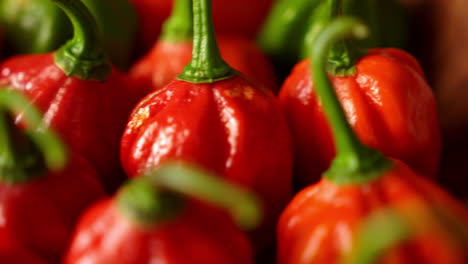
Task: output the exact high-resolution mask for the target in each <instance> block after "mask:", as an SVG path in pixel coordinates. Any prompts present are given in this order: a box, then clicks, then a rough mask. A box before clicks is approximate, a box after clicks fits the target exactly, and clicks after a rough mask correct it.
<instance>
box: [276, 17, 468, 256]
mask: <svg viewBox="0 0 468 264" xmlns="http://www.w3.org/2000/svg"><path fill="white" fill-rule="evenodd" d="M364 32H365V27H364V26H363V25H361V24H359V23H358V22H356V20H354V19H350V18H340V19H337V20H336V21H333V22H332V23H331V24H330V25H329V26H328V27H327V28H326V29H325V30H324V31H323V32H322V33H321V34H320V36H319V37H318V39H317V41H316V44H315V45H314V47H313V50H312V58H313V61H314V64H313V65H312V68H313V78H314V80H316V83H317V86H316V89H317V94H318V96H319V98H320V101H321V103H322V106H323V109H324V111H325V113H326V116H327V118H328V122H329V123H330V124H331V129H332V133H333V139H334V140H335V142H336V146H337V156H336V158H335V159H334V160H333V161H332V165H331V166H330V168H329V169H328V170H327V171H326V172H325V173H324V174H323V179H321V180H320V181H319V182H318V183H316V184H313V185H310V186H309V187H307V188H305V189H303V190H302V191H300V192H299V193H298V194H297V195H296V196H295V198H294V199H293V200H292V201H291V202H290V204H289V205H288V207H287V208H286V210H285V211H284V212H283V214H282V215H281V218H280V221H279V224H278V258H279V260H278V263H279V264H296V263H301V264H313V263H341V262H340V261H341V260H342V259H343V258H344V257H348V256H350V255H352V254H353V250H354V249H355V248H357V247H364V250H372V249H373V246H375V245H374V244H367V245H356V244H355V243H356V242H355V241H356V240H355V239H356V236H357V233H358V228H360V226H361V225H362V224H363V223H364V222H365V221H366V219H367V217H368V216H369V215H371V214H372V213H373V212H374V211H376V210H378V209H382V208H390V209H394V210H395V211H396V214H399V216H401V219H403V220H402V221H404V222H409V221H411V219H410V218H411V217H415V216H414V215H415V214H416V215H417V214H419V212H418V211H421V210H422V211H424V212H425V218H424V219H423V220H421V222H420V223H419V224H420V225H421V226H424V225H429V223H431V224H430V226H432V227H437V228H429V229H425V232H423V233H422V235H421V236H417V238H416V239H414V240H410V241H408V242H406V243H399V244H398V243H397V245H396V246H397V247H392V248H391V250H390V251H389V252H386V254H385V255H384V256H382V258H379V259H378V262H375V263H399V264H410V263H453V264H455V263H456V264H461V263H465V262H466V261H467V260H468V258H467V257H468V255H467V254H466V250H464V249H466V244H465V245H463V243H461V241H466V238H468V235H467V234H468V230H467V227H468V210H467V209H466V208H465V207H464V206H462V205H461V204H460V203H458V202H457V201H456V200H455V199H453V198H452V197H450V195H448V194H447V193H445V192H444V191H443V190H441V189H440V188H439V187H437V186H436V185H435V184H434V183H432V182H431V181H430V180H428V179H426V178H424V177H422V176H420V175H418V174H417V173H415V172H413V171H412V170H411V169H410V168H409V167H408V166H406V165H405V164H404V163H402V162H401V161H398V160H393V159H389V158H387V157H384V156H383V155H382V154H381V153H380V152H379V151H377V150H375V149H372V148H369V147H367V146H366V145H364V144H363V143H362V142H361V141H360V140H359V139H358V137H357V136H356V134H354V132H353V129H352V127H351V124H349V123H348V121H347V117H346V115H345V111H344V110H343V109H342V107H341V105H340V102H339V100H338V98H337V96H336V95H335V92H334V89H333V87H332V82H331V80H328V78H329V77H328V76H327V73H326V71H325V63H326V62H327V54H328V50H329V47H330V46H331V45H332V44H334V43H336V41H337V39H340V38H341V37H342V36H343V35H347V34H354V35H355V36H361V35H362V34H363V33H364ZM330 79H332V78H330ZM345 106H346V104H345ZM396 111H398V110H396ZM350 123H352V122H350ZM412 204H417V205H418V207H417V208H418V210H414V211H413V212H412V211H409V212H408V211H402V210H401V208H404V207H407V206H408V205H412ZM419 209H421V210H419ZM438 209H443V210H445V213H446V214H447V215H449V216H450V217H448V218H447V217H445V216H443V215H440V211H439V210H438ZM408 217H409V218H408ZM447 219H452V220H453V219H457V221H458V222H459V223H460V225H459V226H461V230H462V231H463V232H462V233H461V234H458V233H457V232H453V231H452V230H451V229H452V228H454V227H453V226H452V224H451V223H454V221H452V220H451V222H450V221H448V220H447ZM432 223H436V224H432ZM384 231H385V232H391V231H392V230H382V232H384ZM397 231H398V230H395V232H397ZM379 235H380V234H377V233H375V234H374V236H379ZM463 235H465V236H466V237H465V238H464V239H465V240H457V239H455V240H452V239H451V238H452V237H460V236H463ZM358 263H367V262H358ZM372 263H374V262H372Z"/></svg>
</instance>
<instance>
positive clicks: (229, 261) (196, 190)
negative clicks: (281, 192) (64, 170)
mask: <svg viewBox="0 0 468 264" xmlns="http://www.w3.org/2000/svg"><path fill="white" fill-rule="evenodd" d="M174 191H175V193H174ZM225 194H230V195H229V196H230V197H226V195H225ZM186 195H188V196H189V197H183V196H186ZM195 199H196V200H195ZM202 201H206V202H207V203H210V204H213V203H215V204H217V205H218V206H220V207H222V208H225V209H226V210H231V211H230V212H231V214H233V216H234V217H235V218H236V219H237V220H240V221H245V220H246V221H248V222H249V223H251V224H255V222H257V220H258V215H257V212H258V211H257V210H258V209H257V208H258V206H257V205H256V203H254V201H255V200H252V196H251V194H247V193H245V191H243V190H241V189H238V188H237V187H233V186H232V185H229V184H227V183H225V182H223V181H220V180H219V179H218V180H217V179H216V176H207V175H205V172H203V171H200V170H199V169H196V168H191V167H187V166H181V165H180V164H171V165H167V164H166V165H164V166H162V167H160V168H159V169H158V170H157V171H155V172H152V173H151V174H148V175H145V176H144V177H140V178H138V179H136V180H135V179H134V180H132V181H131V182H130V183H129V184H127V185H126V186H125V187H124V188H122V189H121V191H120V192H119V193H118V194H117V195H116V196H115V197H114V198H112V199H107V200H103V201H101V202H99V203H97V204H96V205H95V206H93V207H92V208H91V209H90V210H88V212H87V213H86V214H85V215H84V216H83V218H82V219H81V221H80V223H79V225H78V227H77V231H76V234H75V237H74V239H73V241H72V243H71V246H70V250H69V251H68V254H67V257H66V259H65V261H64V263H66V264H74V263H83V262H87V263H113V264H151V263H166V264H186V263H194V264H198V263H200V264H202V263H203V264H238V263H245V264H248V263H253V252H252V249H251V245H250V243H249V240H248V238H247V236H246V234H245V233H243V232H242V231H241V230H240V229H239V228H238V227H237V226H236V225H235V223H234V222H233V221H232V219H231V218H230V217H229V215H227V214H226V213H225V212H223V211H220V210H218V209H215V207H213V206H211V205H208V204H205V203H202ZM246 208H249V209H247V210H244V209H246ZM252 220H253V222H251V221H252Z"/></svg>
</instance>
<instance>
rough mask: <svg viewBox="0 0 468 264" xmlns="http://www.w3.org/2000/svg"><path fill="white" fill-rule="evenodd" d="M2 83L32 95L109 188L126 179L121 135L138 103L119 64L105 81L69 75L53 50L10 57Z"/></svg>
mask: <svg viewBox="0 0 468 264" xmlns="http://www.w3.org/2000/svg"><path fill="white" fill-rule="evenodd" d="M0 84H1V85H8V86H10V87H12V88H13V89H15V90H18V91H21V92H22V93H23V94H24V95H26V96H27V97H28V98H30V99H31V101H32V102H33V104H34V105H36V106H37V107H38V108H39V109H40V110H41V111H42V113H44V121H45V122H46V123H47V124H48V125H50V126H51V127H52V128H53V129H54V130H56V131H57V133H59V134H60V135H61V136H62V138H63V139H64V140H65V142H66V143H67V144H68V145H69V146H70V147H71V148H72V149H73V150H75V151H78V152H79V153H80V154H82V155H83V156H84V157H85V158H86V159H88V160H89V161H90V162H91V163H92V165H93V166H94V167H95V168H96V169H97V170H98V173H99V177H100V178H101V179H102V181H103V182H104V186H106V188H109V186H115V185H116V184H118V183H120V182H121V181H122V180H123V174H122V172H120V171H121V168H120V162H119V154H118V153H119V147H120V137H121V134H122V132H123V130H124V128H125V124H126V121H127V118H128V115H129V113H130V112H131V109H132V107H133V106H134V104H135V102H137V99H136V98H135V99H133V98H134V97H135V96H134V95H133V92H132V91H131V90H130V85H129V84H128V80H127V77H126V76H124V75H123V74H122V73H120V72H119V71H118V70H117V69H115V68H114V69H113V70H112V74H111V75H110V76H109V77H108V79H107V80H106V81H105V82H99V81H94V80H82V79H80V78H77V77H69V76H67V75H66V74H65V73H64V72H63V70H62V69H60V68H59V67H58V66H57V65H56V64H55V62H54V58H53V53H48V54H41V55H24V56H16V57H12V58H10V59H8V60H6V61H4V62H3V63H2V64H0ZM119 175H120V177H122V178H117V177H119Z"/></svg>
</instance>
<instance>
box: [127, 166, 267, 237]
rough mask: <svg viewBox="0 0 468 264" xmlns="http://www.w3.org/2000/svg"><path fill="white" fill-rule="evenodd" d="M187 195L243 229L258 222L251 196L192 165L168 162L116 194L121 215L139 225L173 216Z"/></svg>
mask: <svg viewBox="0 0 468 264" xmlns="http://www.w3.org/2000/svg"><path fill="white" fill-rule="evenodd" d="M185 196H190V197H193V198H196V199H198V200H201V201H204V202H206V203H208V204H211V205H214V206H216V207H218V208H220V209H222V210H225V211H228V212H229V213H230V215H231V216H232V217H233V219H234V220H235V221H236V222H237V223H238V225H239V226H240V227H242V228H245V229H252V228H254V227H256V226H257V225H258V224H259V223H260V220H261V213H260V211H261V210H260V204H259V202H258V200H257V198H256V196H255V195H253V194H252V193H251V192H248V191H246V190H244V189H243V188H240V187H238V186H235V185H233V184H232V183H228V182H227V181H225V180H222V179H221V178H220V177H218V176H216V175H214V174H211V173H209V172H207V171H204V170H201V169H199V168H197V167H195V166H191V165H188V164H184V163H180V162H170V163H166V164H165V165H163V166H160V167H159V168H157V169H155V170H154V171H150V172H147V173H145V174H144V175H143V177H139V178H137V179H134V180H132V181H131V182H130V183H129V184H128V185H127V186H126V187H124V189H123V190H122V191H121V193H120V194H119V198H118V204H119V206H120V208H121V210H122V212H123V213H124V214H125V215H127V216H128V217H130V218H131V219H133V220H135V221H136V222H138V223H140V224H142V225H150V226H151V225H154V224H157V223H159V222H161V221H165V220H168V219H171V218H173V217H176V216H177V215H178V213H179V212H181V211H182V210H183V208H184V206H183V204H184V199H185V198H184V197H185Z"/></svg>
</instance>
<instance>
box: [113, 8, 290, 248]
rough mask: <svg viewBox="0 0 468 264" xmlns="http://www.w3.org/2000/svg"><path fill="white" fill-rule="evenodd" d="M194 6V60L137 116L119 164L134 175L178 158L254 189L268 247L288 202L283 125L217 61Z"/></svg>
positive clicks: (203, 11) (274, 109)
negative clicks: (262, 208)
mask: <svg viewBox="0 0 468 264" xmlns="http://www.w3.org/2000/svg"><path fill="white" fill-rule="evenodd" d="M193 3H194V9H193V10H194V19H195V20H199V21H203V22H202V23H195V28H194V40H195V42H194V52H193V53H194V58H193V60H192V62H191V63H190V64H189V65H188V66H187V67H185V71H184V72H183V73H182V74H181V75H179V77H178V80H174V81H173V82H171V83H170V84H168V85H167V86H165V87H164V88H162V89H160V90H158V91H155V92H153V93H151V94H149V95H148V96H147V97H146V98H144V99H143V100H142V101H141V102H140V104H139V105H138V106H137V107H136V108H135V109H134V111H133V114H132V115H131V117H130V121H129V123H128V125H127V128H126V131H125V133H124V135H123V137H122V145H121V160H122V164H123V166H124V168H125V170H126V171H127V173H128V175H130V176H135V175H138V174H140V173H142V172H144V171H145V170H147V169H148V168H151V167H154V166H157V165H159V164H160V163H161V162H163V161H165V160H167V159H172V158H178V159H182V160H187V161H191V162H195V163H197V164H200V165H201V166H203V167H205V168H207V169H210V170H212V171H214V172H216V173H218V174H219V175H222V176H223V177H225V178H227V179H229V180H231V181H233V182H236V183H239V184H241V185H243V186H246V187H249V188H253V189H254V190H255V191H256V192H258V194H259V196H260V197H261V198H262V201H263V203H264V204H265V207H266V217H265V218H266V219H267V220H266V222H265V223H264V224H263V226H262V227H261V231H260V233H261V232H264V233H262V234H256V235H254V236H256V239H258V240H263V241H264V242H265V241H268V240H269V238H271V236H272V235H273V229H274V226H275V221H276V218H277V217H278V215H279V213H280V212H281V210H282V208H283V207H284V205H285V204H286V203H287V201H288V199H289V197H290V195H291V174H292V157H291V146H290V135H289V131H288V129H287V124H286V121H285V119H284V117H283V115H282V114H281V111H280V109H279V107H278V105H277V104H276V101H275V98H274V97H273V95H272V93H271V92H269V91H263V90H260V89H258V87H257V86H255V84H254V83H252V82H251V81H249V80H248V79H246V78H244V77H243V76H242V75H238V74H237V72H236V71H234V70H233V69H232V68H230V67H229V66H228V65H227V64H226V63H225V62H224V61H222V60H221V58H220V55H219V50H218V48H217V45H216V39H215V37H214V30H213V27H212V24H211V22H210V21H211V19H210V14H209V12H208V11H209V10H210V8H209V5H210V1H207V0H203V1H200V0H196V1H194V2H193ZM195 5H196V6H195ZM202 16H203V17H202Z"/></svg>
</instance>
